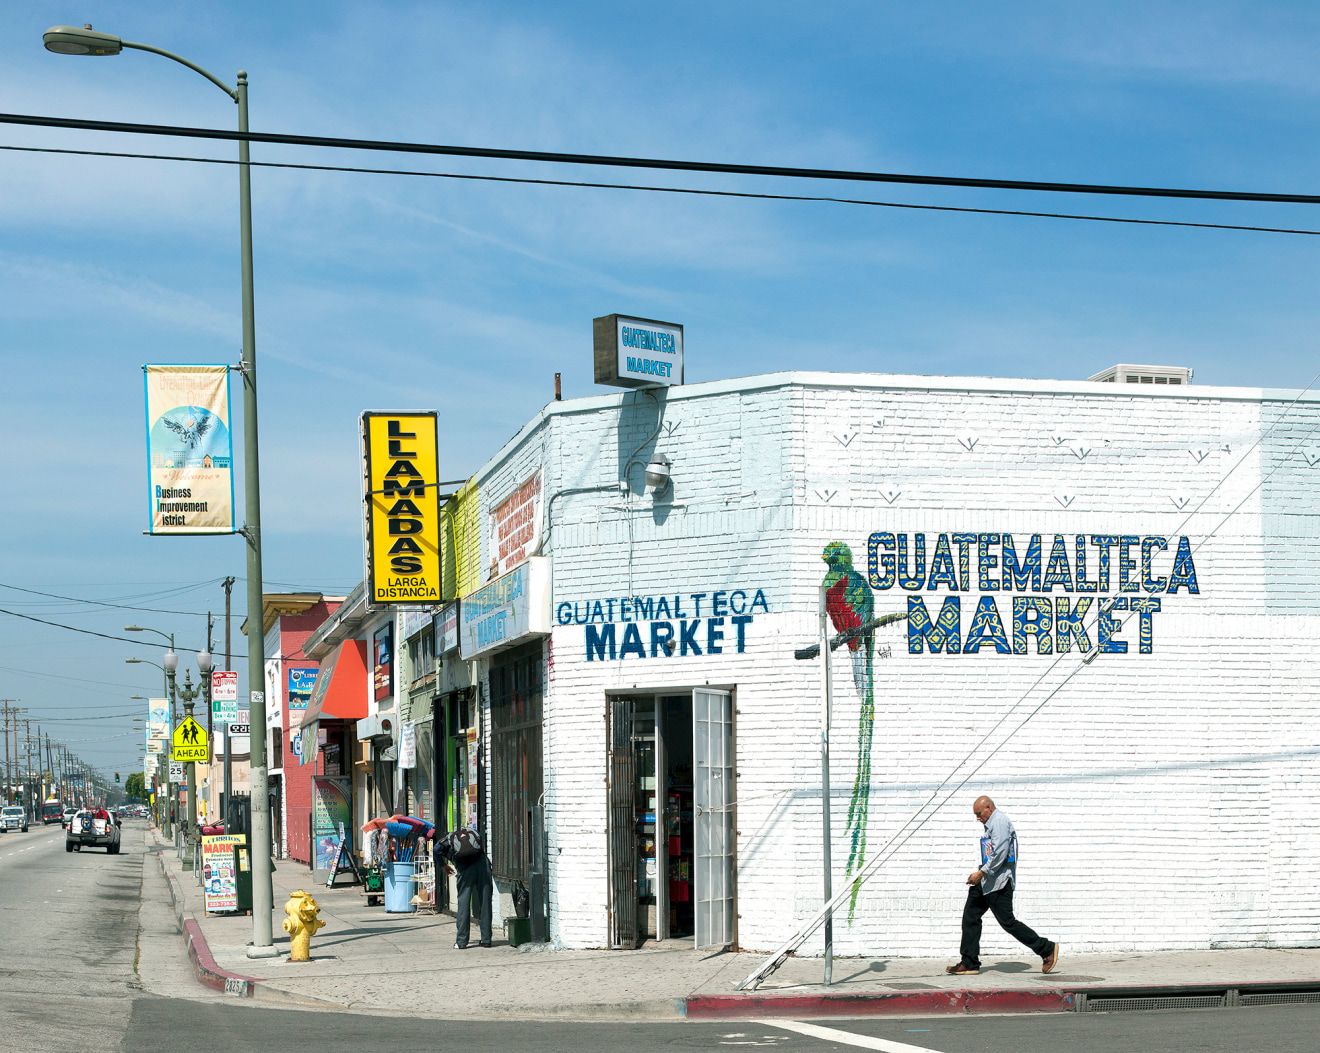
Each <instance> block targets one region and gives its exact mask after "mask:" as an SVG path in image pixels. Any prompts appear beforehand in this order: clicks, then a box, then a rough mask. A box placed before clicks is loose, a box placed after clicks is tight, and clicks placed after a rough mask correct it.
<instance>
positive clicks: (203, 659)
mask: <svg viewBox="0 0 1320 1053" xmlns="http://www.w3.org/2000/svg"><path fill="white" fill-rule="evenodd" d="M212 662H213V659H212V658H211V652H210V651H198V652H197V668H198V669H199V670H200V671H201V672H203V673H209V672H210V671H211V665H212Z"/></svg>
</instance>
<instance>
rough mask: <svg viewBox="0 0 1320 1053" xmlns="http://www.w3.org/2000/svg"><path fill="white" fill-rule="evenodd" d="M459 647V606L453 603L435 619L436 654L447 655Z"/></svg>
mask: <svg viewBox="0 0 1320 1053" xmlns="http://www.w3.org/2000/svg"><path fill="white" fill-rule="evenodd" d="M457 646H458V604H457V603H451V604H449V605H448V606H447V607H445V608H444V609H443V610H442V611H441V612H440V613H439V614H438V615H436V619H435V653H436V654H437V655H442V654H446V653H448V652H449V651H452V650H453V649H454V648H455V647H457Z"/></svg>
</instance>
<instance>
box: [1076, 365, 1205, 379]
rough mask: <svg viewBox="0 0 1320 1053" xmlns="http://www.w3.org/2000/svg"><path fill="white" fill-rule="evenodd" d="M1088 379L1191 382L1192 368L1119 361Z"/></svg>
mask: <svg viewBox="0 0 1320 1053" xmlns="http://www.w3.org/2000/svg"><path fill="white" fill-rule="evenodd" d="M1086 379H1087V380H1094V381H1096V382H1098V383H1101V384H1190V383H1191V382H1192V370H1191V369H1190V368H1189V367H1187V366H1133V365H1128V364H1127V363H1119V364H1118V365H1116V366H1110V367H1109V368H1108V369H1106V370H1104V371H1103V372H1101V373H1097V374H1096V375H1095V376H1093V377H1087V378H1086Z"/></svg>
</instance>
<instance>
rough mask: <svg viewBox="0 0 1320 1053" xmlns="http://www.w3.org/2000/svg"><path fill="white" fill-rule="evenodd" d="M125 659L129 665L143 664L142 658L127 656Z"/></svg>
mask: <svg viewBox="0 0 1320 1053" xmlns="http://www.w3.org/2000/svg"><path fill="white" fill-rule="evenodd" d="M124 661H125V662H126V663H127V664H128V665H141V664H142V659H141V658H125V659H124ZM135 697H136V696H135Z"/></svg>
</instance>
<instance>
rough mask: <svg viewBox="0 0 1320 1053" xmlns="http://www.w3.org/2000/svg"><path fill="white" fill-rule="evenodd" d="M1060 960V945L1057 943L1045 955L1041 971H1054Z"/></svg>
mask: <svg viewBox="0 0 1320 1053" xmlns="http://www.w3.org/2000/svg"><path fill="white" fill-rule="evenodd" d="M1058 961H1059V945H1058V944H1057V943H1056V944H1055V945H1054V946H1053V947H1051V948H1050V953H1049V954H1047V955H1045V958H1044V960H1043V961H1042V962H1041V964H1040V971H1041V972H1043V973H1052V972H1054V966H1055V965H1056V964H1057V963H1058Z"/></svg>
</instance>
